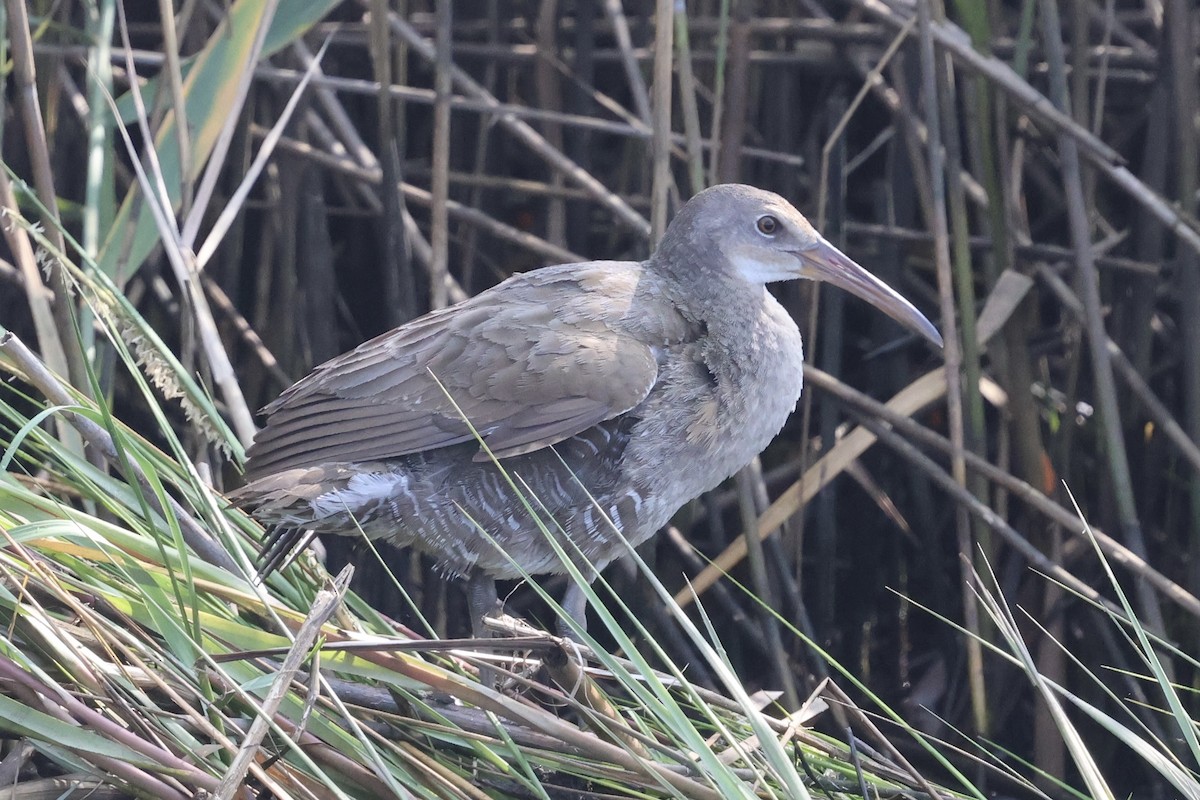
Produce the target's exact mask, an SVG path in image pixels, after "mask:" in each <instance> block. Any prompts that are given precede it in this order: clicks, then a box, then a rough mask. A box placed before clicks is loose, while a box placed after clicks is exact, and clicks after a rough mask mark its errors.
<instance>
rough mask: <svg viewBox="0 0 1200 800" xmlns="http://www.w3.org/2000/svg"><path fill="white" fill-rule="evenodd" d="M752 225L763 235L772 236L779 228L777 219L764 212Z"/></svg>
mask: <svg viewBox="0 0 1200 800" xmlns="http://www.w3.org/2000/svg"><path fill="white" fill-rule="evenodd" d="M754 225H755V227H756V228H758V232H759V233H761V234H762V235H763V236H774V235H775V232H776V231H778V230H779V220H777V219H775V218H774V217H772V216H771V215H770V214H764V215H763V216H761V217H759V218H758V222H756V223H754Z"/></svg>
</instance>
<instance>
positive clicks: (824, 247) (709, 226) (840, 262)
mask: <svg viewBox="0 0 1200 800" xmlns="http://www.w3.org/2000/svg"><path fill="white" fill-rule="evenodd" d="M713 257H717V258H716V259H715V262H719V264H720V268H722V269H724V270H725V271H726V272H729V273H731V274H730V276H729V277H732V278H735V279H738V280H741V281H744V282H746V283H748V284H752V285H760V286H761V285H763V284H767V283H771V282H774V281H786V280H794V279H796V278H807V279H809V280H816V281H824V282H826V283H830V284H833V285H834V286H837V287H839V288H841V289H845V290H846V291H848V292H850V293H851V294H853V295H855V296H857V297H860V298H862V299H863V300H866V301H867V302H868V303H870V304H871V305H873V306H875V307H876V308H878V309H879V310H880V311H882V312H883V313H885V314H887V315H888V316H889V317H891V318H892V319H894V320H896V321H897V322H899V323H900V324H901V325H903V326H904V327H906V328H908V329H909V330H912V331H914V332H915V333H918V334H920V335H921V336H924V337H925V338H926V339H928V340H929V341H931V342H933V343H934V344H936V345H938V346H939V347H941V345H942V337H941V334H939V333H938V330H937V328H935V327H934V325H933V323H932V322H930V321H929V320H928V319H927V318H926V317H925V315H924V314H922V313H921V312H920V311H918V310H917V309H916V307H915V306H914V305H913V304H912V303H910V302H908V300H906V299H904V297H903V296H902V295H901V294H900V293H898V292H897V291H895V290H894V289H892V288H891V287H890V286H888V285H887V284H886V283H884V282H883V281H881V280H879V279H878V278H876V277H875V276H874V275H872V274H871V273H870V272H867V270H865V269H863V268H862V267H861V266H859V265H858V264H856V263H855V262H854V261H853V260H851V259H850V258H849V257H848V256H846V255H845V254H844V253H842V251H840V250H838V249H837V248H836V247H834V246H833V245H832V244H830V243H829V242H828V241H827V240H826V239H825V237H824V236H822V235H821V234H820V233H818V232H817V230H816V229H815V228H814V227H813V226H812V224H811V223H809V221H808V220H807V219H805V218H804V215H803V214H801V213H800V212H799V211H797V210H796V208H795V206H793V205H792V204H791V203H789V202H788V201H787V200H784V199H783V198H782V197H780V196H779V195H777V194H775V193H773V192H766V191H763V190H762V189H756V188H754V187H752V186H743V185H740V184H732V183H730V184H722V185H719V186H713V187H712V188H709V189H706V190H704V191H703V192H700V193H699V194H697V195H696V196H695V197H693V198H692V199H691V200H689V201H688V202H687V204H686V205H684V207H683V208H682V209H680V211H679V214H678V215H676V217H675V219H674V220H672V222H671V226H670V227H669V228H668V230H667V232H666V235H665V236H664V237H663V241H662V243H661V244H660V245H659V249H658V252H657V253H656V254H655V258H656V259H667V260H670V259H673V258H687V259H688V260H701V261H706V262H711V261H714V258H713Z"/></svg>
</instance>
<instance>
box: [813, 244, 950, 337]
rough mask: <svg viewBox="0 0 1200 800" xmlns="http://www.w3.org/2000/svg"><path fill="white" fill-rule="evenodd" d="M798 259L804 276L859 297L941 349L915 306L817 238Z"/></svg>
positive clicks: (924, 318) (934, 330)
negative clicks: (801, 263) (802, 267)
mask: <svg viewBox="0 0 1200 800" xmlns="http://www.w3.org/2000/svg"><path fill="white" fill-rule="evenodd" d="M799 256H800V258H801V260H803V261H804V266H805V268H806V269H805V277H809V278H812V279H813V280H818V281H825V282H826V283H831V284H833V285H834V286H837V287H838V288H839V289H845V290H846V291H847V292H849V293H850V294H852V295H855V296H856V297H861V298H862V299H863V300H866V301H867V302H868V303H870V304H871V305H873V306H875V307H876V308H878V309H879V310H880V311H882V312H883V313H885V314H887V315H888V316H889V317H891V318H892V319H894V320H896V322H899V323H900V324H901V325H903V326H904V327H906V328H908V329H909V330H911V331H913V332H914V333H919V334H921V335H922V336H924V337H925V338H926V339H928V340H929V341H931V342H933V343H934V344H936V345H937V346H938V347H941V346H942V335H941V334H940V333H938V329H937V328H935V327H934V326H933V323H932V322H930V321H929V320H928V319H926V317H925V315H924V314H922V313H921V312H920V311H918V310H917V308H916V306H914V305H913V304H912V303H910V302H908V301H907V300H905V299H904V297H903V295H901V294H900V293H899V292H897V291H896V290H895V289H893V288H892V287H890V286H888V285H887V284H886V283H884V282H883V281H881V280H879V278H876V277H875V276H874V275H872V274H871V273H869V272H867V271H866V270H865V269H863V268H862V267H860V266H859V265H858V264H856V263H854V262H853V261H851V260H850V258H849V257H848V256H846V255H845V254H844V253H843V252H842V251H841V250H838V249H837V248H836V247H834V246H833V245H831V244H830V243H829V242H827V241H825V240H824V239H821V240H820V241H819V242H818V243H817V244H816V245H814V246H813V247H811V248H809V249H807V250H804V251H803V252H801V253H800V254H799Z"/></svg>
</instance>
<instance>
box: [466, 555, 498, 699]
mask: <svg viewBox="0 0 1200 800" xmlns="http://www.w3.org/2000/svg"><path fill="white" fill-rule="evenodd" d="M467 607H468V608H469V609H470V614H471V634H472V635H473V636H474V637H475V638H476V639H490V638H491V637H492V632H491V631H490V630H489V629H488V628H487V626H486V625H484V624H483V621H484V619H485V618H487V617H490V616H494V615H497V614H500V613H502V612H503V611H504V606H503V605H501V603H500V596H499V595H498V594H496V581H495V580H493V579H492V577H491V576H490V575H485V574H484V573H482V572H480V571H479V570H474V571H472V572H471V574H470V575H469V576H468V577H467ZM479 682H480V683H482V684H483V685H484V686H489V687H491V688H492V689H499V688H500V676H499V675H497V674H496V670H494V669H492V668H491V667H482V666H481V667H480V668H479Z"/></svg>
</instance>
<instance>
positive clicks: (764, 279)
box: [725, 247, 805, 283]
mask: <svg viewBox="0 0 1200 800" xmlns="http://www.w3.org/2000/svg"><path fill="white" fill-rule="evenodd" d="M725 255H726V257H727V258H728V259H729V262H730V263H731V264H733V266H734V268H735V269H736V270H737V271H738V274H739V275H741V276H742V278H744V279H745V280H746V281H747V282H749V283H774V282H775V281H790V280H795V279H796V278H803V277H805V276H804V275H802V274H801V268H802V267H803V263H802V262H801V261H800V259H799V258H797V257H796V256H795V255H794V254H792V253H785V252H782V251H780V250H769V249H767V248H765V247H762V248H758V247H731V248H729V250H728V251H727V252H726V254H725Z"/></svg>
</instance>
